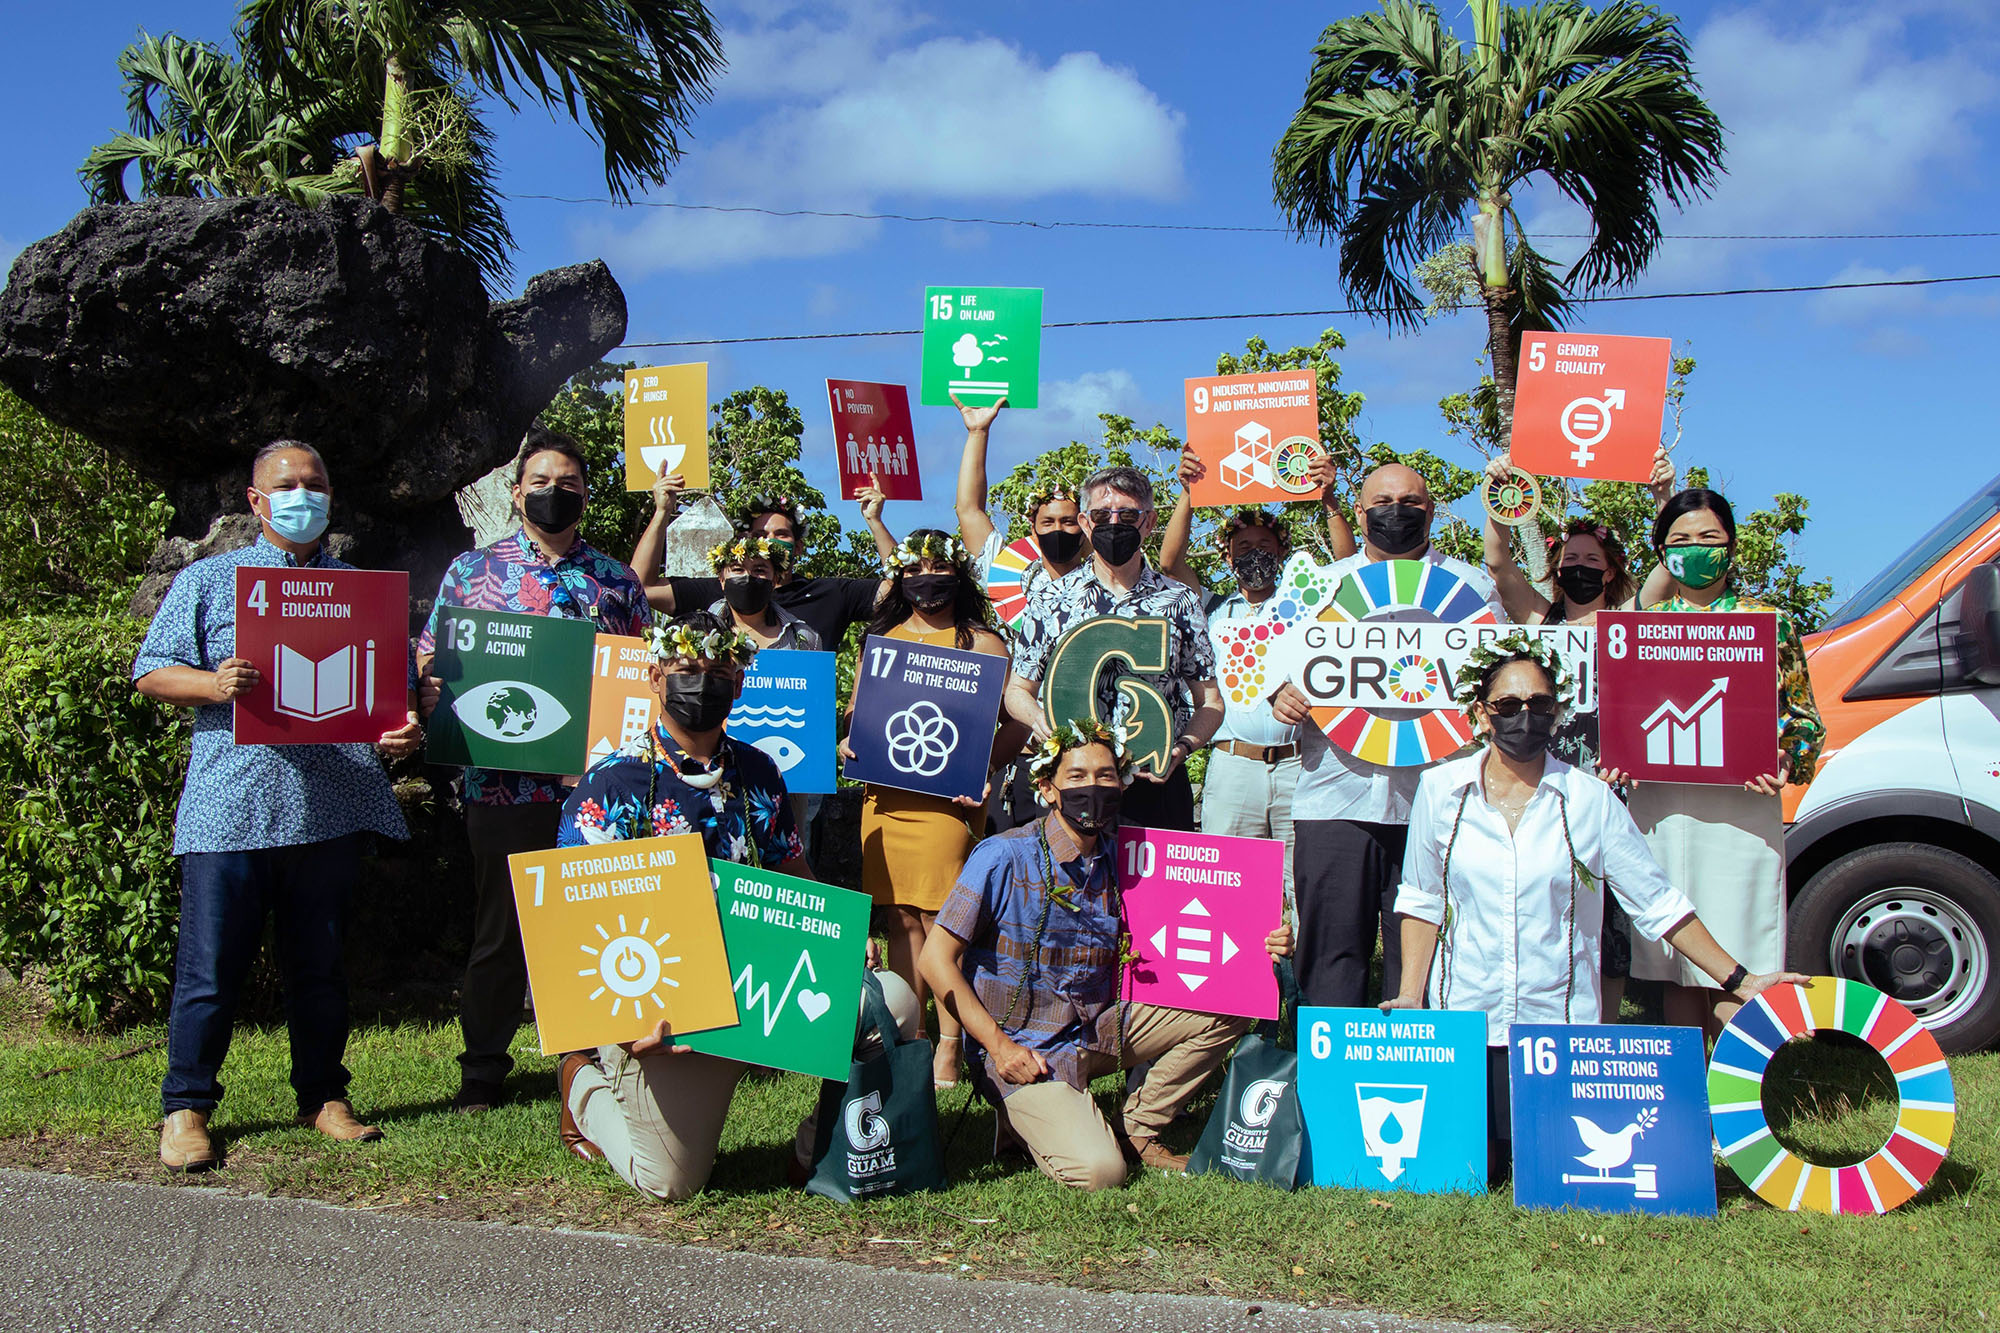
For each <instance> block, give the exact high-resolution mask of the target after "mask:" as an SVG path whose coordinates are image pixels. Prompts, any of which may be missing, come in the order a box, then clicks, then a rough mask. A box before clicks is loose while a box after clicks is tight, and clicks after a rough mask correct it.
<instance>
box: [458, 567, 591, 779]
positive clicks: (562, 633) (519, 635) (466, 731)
mask: <svg viewBox="0 0 2000 1333" xmlns="http://www.w3.org/2000/svg"><path fill="white" fill-rule="evenodd" d="M435 646H436V655H435V656H434V657H433V658H432V659H431V665H430V674H431V675H433V676H435V677H437V678H438V681H439V682H440V688H439V698H438V705H437V708H436V709H435V710H433V711H432V713H431V717H430V725H429V728H428V730H427V734H426V736H425V740H424V758H425V759H426V760H428V761H429V762H431V763H433V764H472V765H475V766H477V767H479V768H493V769H502V770H507V771H512V772H517V773H581V772H583V770H584V769H585V768H586V767H588V766H589V757H588V752H589V749H590V742H591V735H590V697H591V659H592V657H593V655H594V654H595V652H596V649H597V632H596V630H595V628H594V627H593V626H592V625H591V623H590V622H589V621H588V620H567V619H563V618H561V617H557V616H524V615H517V614H515V613H514V612H511V611H476V610H473V609H471V608H470V607H462V606H452V607H446V608H445V609H444V612H443V614H442V615H440V616H439V618H438V632H437V642H436V645H435Z"/></svg>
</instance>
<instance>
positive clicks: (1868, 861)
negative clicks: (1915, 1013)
mask: <svg viewBox="0 0 2000 1333" xmlns="http://www.w3.org/2000/svg"><path fill="white" fill-rule="evenodd" d="M1892 918H1901V919H1902V920H1904V921H1906V922H1908V923H1909V926H1908V927H1907V928H1904V929H1905V931H1906V934H1905V937H1907V929H1914V930H1915V931H1916V932H1917V938H1918V939H1919V940H1920V941H1928V942H1929V943H1930V945H1931V946H1932V947H1931V950H1930V953H1929V955H1928V956H1929V957H1932V958H1941V957H1956V958H1957V959H1958V960H1959V962H1960V966H1959V967H1958V969H1957V971H1956V972H1955V973H1948V974H1949V975H1952V976H1954V978H1955V979H1956V980H1955V984H1956V985H1957V986H1958V987H1959V993H1958V994H1957V995H1956V996H1954V995H1952V994H1951V993H1950V991H1951V986H1952V984H1954V983H1946V984H1945V985H1944V986H1943V987H1939V986H1936V985H1932V984H1931V983H1930V982H1928V981H1925V982H1921V983H1920V982H1914V981H1913V982H1910V983H1908V984H1909V986H1911V987H1915V988H1916V992H1917V993H1911V994H1906V995H1905V996H1903V997H1898V998H1903V999H1904V1000H1905V1002H1906V1003H1908V1004H1909V1005H1910V1006H1911V1008H1913V1009H1914V1008H1917V1007H1919V1005H1920V1004H1923V1003H1924V1002H1925V1001H1926V1000H1929V1001H1932V1004H1931V1006H1930V1007H1931V1008H1932V1009H1933V1011H1934V1012H1936V1013H1937V1014H1938V1016H1939V1017H1940V1018H1943V1019H1944V1020H1945V1021H1942V1022H1939V1021H1938V1018H1933V1017H1931V1016H1930V1015H1919V1016H1920V1017H1923V1018H1924V1019H1925V1022H1926V1023H1927V1024H1928V1025H1930V1026H1931V1034H1932V1035H1933V1036H1935V1037H1936V1038H1937V1040H1938V1044H1939V1045H1940V1046H1942V1047H1943V1048H1944V1049H1945V1050H1946V1051H1947V1052H1951V1053H1953V1054H1957V1053H1961V1052H1966V1051H1977V1050H1983V1049H1985V1048H1986V1047H1987V1046H1990V1045H1992V1044H1993V1042H1994V1041H1995V1040H1996V1039H2000V878H1995V877H1994V875H1993V874H1992V872H1990V871H1988V870H1987V869H1986V868H1985V867H1984V866H1981V865H1980V864H1979V863H1978V862H1977V861H1974V860H1972V859H1971V858H1970V857H1966V856H1961V855H1959V854H1958V853H1957V852H1954V851H1950V850H1947V849H1946V848H1943V847H1937V846H1933V845H1931V844H1929V843H1922V842H1890V843H1881V844H1878V845H1876V846H1873V847H1863V848H1860V849H1859V850H1856V851H1852V852H1849V853H1847V854H1846V855H1845V856H1842V857H1840V858H1839V859H1837V860H1835V861H1832V862H1830V863H1829V864H1827V865H1826V866H1824V867H1822V868H1821V869H1820V870H1819V872H1818V873H1817V874H1815V875H1814V876H1813V877H1812V878H1811V879H1810V880H1808V881H1806V886H1805V888H1804V889H1802V890H1801V891H1800V892H1799V893H1797V894H1796V895H1794V896H1793V898H1792V904H1791V911H1790V927H1789V931H1788V936H1787V940H1786V946H1787V947H1786V956H1787V957H1788V958H1789V959H1790V960H1791V962H1790V965H1791V967H1792V969H1793V970H1794V971H1797V972H1804V973H1807V974H1809V975H1812V976H1825V975H1829V974H1831V975H1837V976H1845V977H1848V978H1850V979H1852V980H1855V981H1860V982H1864V983H1866V984H1868V985H1872V986H1875V987H1876V988H1877V989H1880V990H1884V991H1887V992H1888V993H1889V994H1890V995H1891V996H1892V997H1893V996H1896V991H1895V989H1893V988H1892V987H1891V986H1889V985H1885V984H1883V982H1884V981H1886V980H1887V979H1888V976H1887V974H1886V973H1885V972H1884V971H1883V969H1884V966H1885V965H1884V962H1883V958H1882V955H1881V953H1880V952H1879V951H1878V950H1871V949H1869V948H1868V945H1869V943H1870V942H1872V941H1879V940H1881V939H1883V938H1884V936H1885V934H1886V932H1887V931H1888V930H1889V929H1890V927H1889V924H1888V923H1889V922H1890V920H1891V919H1892ZM1925 932H1929V933H1928V934H1926V933H1925ZM1836 933H1840V934H1842V935H1844V937H1845V942H1844V943H1842V944H1841V945H1839V946H1838V955H1839V956H1838V957H1836V944H1835V935H1836ZM1863 953H1868V954H1870V956H1871V962H1872V968H1871V967H1865V966H1863V965H1862V963H1861V961H1860V958H1859V955H1861V954H1863ZM1907 956H1908V957H1911V958H1915V957H1919V956H1922V955H1918V954H1914V953H1910V954H1908V955H1907ZM1871 970H1874V971H1875V972H1876V973H1877V975H1875V976H1872V977H1871V975H1870V971H1871ZM1982 977H1983V984H1982ZM1967 987H1972V988H1976V991H1977V993H1976V994H1974V993H1970V992H1969V991H1967V990H1966V989H1965V988H1967Z"/></svg>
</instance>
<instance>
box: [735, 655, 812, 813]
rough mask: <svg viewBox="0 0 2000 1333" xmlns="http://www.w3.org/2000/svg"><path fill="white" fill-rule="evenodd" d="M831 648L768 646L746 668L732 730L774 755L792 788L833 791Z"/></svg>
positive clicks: (740, 737) (743, 738)
mask: <svg viewBox="0 0 2000 1333" xmlns="http://www.w3.org/2000/svg"><path fill="white" fill-rule="evenodd" d="M834 665H835V655H834V654H832V653H806V652H799V651H797V650H794V649H776V648H767V649H765V650H764V651H763V652H760V653H758V654H757V656H756V657H755V659H753V660H752V661H751V663H750V669H749V670H747V671H745V672H744V673H743V693H742V695H741V696H740V697H739V698H738V699H737V700H736V706H735V707H734V708H732V709H731V710H730V712H729V734H730V735H731V736H734V737H735V738H736V739H737V740H739V741H748V742H749V743H750V744H752V745H754V746H756V747H757V748H758V749H760V750H762V751H763V752H764V753H765V754H767V755H769V756H770V757H771V762H772V763H774V764H776V765H777V766H778V772H779V773H780V774H781V775H783V777H784V779H785V790H786V791H790V792H800V793H807V794H810V793H813V792H830V791H832V790H833V789H834V787H835V785H836V784H835V781H834V758H835V754H834V739H833V718H834V713H835V711H836V709H835V706H834Z"/></svg>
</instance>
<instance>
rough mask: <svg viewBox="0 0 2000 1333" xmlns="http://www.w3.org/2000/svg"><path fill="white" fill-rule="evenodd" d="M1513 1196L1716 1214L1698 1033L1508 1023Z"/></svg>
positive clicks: (1543, 1204) (1525, 1201)
mask: <svg viewBox="0 0 2000 1333" xmlns="http://www.w3.org/2000/svg"><path fill="white" fill-rule="evenodd" d="M1507 1052H1508V1058H1509V1060H1510V1061H1511V1062H1512V1064H1511V1071H1512V1075H1513V1084H1512V1088H1511V1096H1512V1100H1513V1121H1514V1202H1515V1204H1517V1205H1518V1206H1520V1207H1522V1208H1594V1209H1596V1210H1598V1211H1599V1212H1613V1213H1619V1212H1637V1213H1680V1214H1684V1215H1687V1216H1693V1217H1713V1216H1715V1157H1714V1153H1713V1145H1712V1143H1711V1142H1710V1138H1709V1133H1710V1131H1709V1119H1708V1067H1707V1058H1706V1052H1705V1051H1704V1050H1703V1049H1702V1039H1701V1029H1699V1028H1664V1027H1626V1026H1623V1025H1617V1024H1614V1025H1610V1026H1605V1025H1601V1024H1594V1023H1593V1024H1584V1023H1576V1024H1565V1023H1515V1024H1513V1025H1512V1026H1510V1027H1509V1028H1508V1029H1507Z"/></svg>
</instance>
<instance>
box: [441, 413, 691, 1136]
mask: <svg viewBox="0 0 2000 1333" xmlns="http://www.w3.org/2000/svg"><path fill="white" fill-rule="evenodd" d="M589 497H590V478H589V470H588V468H587V467H586V465H585V463H584V458H583V451H582V450H581V449H579V448H578V447H577V444H576V442H575V441H574V440H572V439H570V438H569V437H568V436H566V435H561V434H558V433H557V432H555V431H550V430H545V429H543V428H542V427H540V426H536V427H534V428H533V429H531V430H530V431H529V432H528V435H527V438H526V439H525V440H524V441H523V442H522V444H521V451H520V453H519V454H518V455H516V457H515V461H514V487H513V498H514V508H515V510H516V511H517V512H518V513H519V514H520V516H521V526H520V528H519V529H517V530H516V531H514V532H511V533H509V534H508V535H507V536H505V537H502V538H501V539H500V540H499V541H497V542H494V543H493V544H492V545H491V546H485V547H481V548H480V549H479V550H476V551H468V552H466V553H465V554H464V555H461V556H459V557H458V559H456V560H454V561H452V563H451V567H450V568H449V569H447V570H446V571H445V575H444V580H443V582H442V583H441V584H440V585H439V587H438V595H437V601H436V603H435V604H434V605H433V606H432V608H431V615H430V621H429V623H428V624H426V625H425V626H424V632H423V634H422V635H421V636H420V637H419V638H418V640H417V659H418V661H417V665H418V669H419V670H420V671H422V672H423V673H424V680H423V693H422V698H423V707H424V712H425V714H426V715H428V714H429V712H430V710H431V709H433V708H435V707H436V706H437V700H438V691H439V683H438V681H437V680H436V679H435V678H434V677H432V676H431V675H430V664H431V659H432V657H433V656H435V654H436V651H437V647H436V645H437V634H438V631H439V629H440V627H441V626H442V624H443V621H444V617H445V616H446V615H447V614H448V613H449V610H450V608H452V607H471V608H473V609H475V610H480V611H512V612H515V613H517V614H521V615H531V616H557V617H561V618H563V619H567V620H587V621H589V622H590V623H591V624H592V625H593V626H594V627H595V628H596V630H597V631H598V632H599V633H600V634H621V635H627V636H633V637H636V636H638V635H640V634H643V633H644V632H645V630H646V627H647V626H648V625H650V624H651V623H652V620H653V613H652V608H651V607H650V606H648V605H647V602H646V590H645V589H644V588H642V587H641V586H640V585H639V580H638V578H637V577H636V576H635V575H634V574H633V573H632V571H631V570H630V569H629V568H627V567H626V566H625V565H624V564H623V563H621V562H620V561H618V560H616V559H613V558H612V557H611V556H608V555H605V554H604V553H603V552H601V551H599V550H597V549H596V548H595V547H593V546H591V545H590V543H588V542H586V541H584V539H583V537H582V536H581V535H580V534H579V532H578V531H577V529H578V525H579V523H580V522H581V520H582V518H583V511H584V506H585V505H586V504H587V503H588V501H589ZM457 790H458V796H459V800H460V802H461V803H462V805H463V806H464V809H465V834H466V840H467V841H468V842H469V843H470V844H471V851H472V884H473V919H472V951H471V955H470V956H469V957H468V958H467V960H466V965H465V986H464V989H463V991H462V992H461V1007H460V1012H459V1023H460V1027H461V1028H462V1029H463V1032H464V1037H465V1050H464V1052H463V1053H462V1054H461V1055H460V1056H459V1057H458V1059H459V1080H460V1081H459V1090H458V1095H457V1097H456V1098H455V1100H454V1105H456V1106H457V1107H458V1108H459V1109H460V1110H462V1111H468V1112H476V1111H483V1110H485V1109H487V1108H488V1107H490V1106H492V1105H494V1104H495V1103H496V1102H497V1101H499V1100H500V1097H501V1089H502V1084H503V1082H504V1080H505V1079H506V1077H507V1073H508V1071H509V1070H511V1069H512V1068H513V1066H514V1061H513V1058H512V1057H511V1056H509V1055H508V1054H507V1046H508V1043H509V1042H511V1041H512V1040H513V1039H514V1033H515V1030H516V1029H518V1028H519V1027H520V1025H521V997H522V996H523V995H524V994H525V993H526V990H527V985H528V964H527V959H526V958H525V956H524V955H523V954H522V952H521V926H520V922H519V920H518V919H517V917H516V916H515V913H514V888H513V883H512V880H511V879H510V877H509V875H508V871H507V858H508V857H509V856H510V855H512V854H513V853H515V852H533V851H544V850H546V849H548V848H550V847H553V846H555V840H556V821H557V817H558V816H559V814H560V813H561V810H562V802H563V798H564V796H566V795H567V794H568V791H569V779H568V778H566V777H563V776H561V775H559V774H554V773H511V772H498V771H495V770H491V769H484V768H466V769H464V770H462V773H461V777H460V779H459V781H458V783H457Z"/></svg>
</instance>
